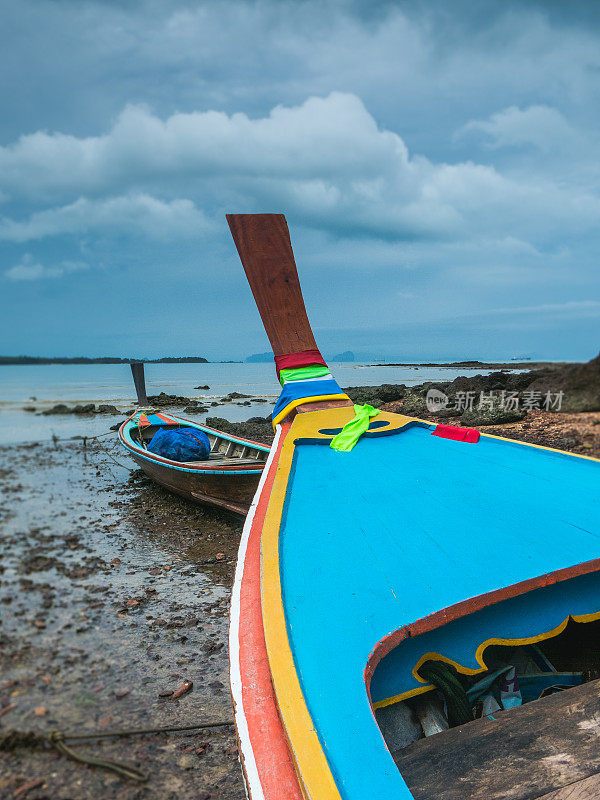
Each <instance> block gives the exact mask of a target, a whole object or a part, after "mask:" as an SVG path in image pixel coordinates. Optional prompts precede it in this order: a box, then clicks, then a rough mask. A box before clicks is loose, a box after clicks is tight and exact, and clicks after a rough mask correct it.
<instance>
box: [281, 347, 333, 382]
mask: <svg viewBox="0 0 600 800" xmlns="http://www.w3.org/2000/svg"><path fill="white" fill-rule="evenodd" d="M311 364H320V365H321V366H322V367H326V366H327V363H326V361H325V359H324V358H323V356H322V355H321V353H320V352H319V351H318V350H317V349H316V348H314V349H312V350H300V351H299V352H298V353H282V354H281V355H278V356H275V367H276V368H277V375H278V376H279V373H280V372H281V370H282V369H296V368H297V367H309V366H311Z"/></svg>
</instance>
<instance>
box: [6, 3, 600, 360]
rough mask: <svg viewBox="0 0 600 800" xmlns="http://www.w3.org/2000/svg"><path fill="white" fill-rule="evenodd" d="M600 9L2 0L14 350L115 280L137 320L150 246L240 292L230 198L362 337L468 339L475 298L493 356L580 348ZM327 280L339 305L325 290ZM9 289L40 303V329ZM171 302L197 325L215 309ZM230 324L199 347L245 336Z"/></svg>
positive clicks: (100, 318)
mask: <svg viewBox="0 0 600 800" xmlns="http://www.w3.org/2000/svg"><path fill="white" fill-rule="evenodd" d="M599 19H600V11H599V9H598V6H597V4H595V3H588V4H584V3H581V2H579V3H577V2H576V3H569V4H565V3H559V2H526V1H525V0H524V1H523V2H504V3H500V2H496V3H492V2H481V3H471V2H468V3H467V2H461V1H460V0H459V2H453V3H443V2H441V0H440V2H438V0H427V1H426V0H421V2H417V3H414V2H358V0H348V2H321V1H319V2H316V0H314V1H312V2H311V0H306V1H305V2H301V1H300V0H295V1H294V2H291V1H290V2H285V0H284V1H283V2H280V1H278V2H264V1H263V2H228V1H227V0H224V2H219V3H198V2H183V1H182V2H158V0H139V1H137V2H136V1H134V0H131V2H116V1H115V2H108V0H105V2H85V1H84V2H80V1H79V0H78V2H74V0H61V1H58V2H57V1H56V0H55V1H53V2H50V1H49V0H43V1H42V2H40V0H36V2H32V0H21V2H20V3H18V4H8V3H5V4H4V9H3V23H4V24H3V28H2V31H1V32H0V37H1V41H0V45H1V47H2V49H1V51H0V52H1V55H0V62H1V66H2V69H1V70H0V101H1V102H2V107H3V108H4V109H5V111H8V113H5V114H4V115H3V116H2V121H1V122H0V258H1V259H2V262H1V266H0V271H1V272H2V273H3V274H4V280H3V298H4V302H5V303H6V304H7V311H6V313H5V314H4V315H3V321H4V325H5V326H6V334H7V336H8V337H9V338H8V339H7V341H8V342H10V345H9V346H10V347H11V349H12V350H22V349H26V350H29V351H31V350H39V349H40V347H42V345H43V346H44V347H45V348H47V349H48V348H49V349H51V350H56V349H59V350H60V349H64V348H65V347H67V346H71V342H72V331H71V330H70V329H69V324H70V323H69V317H68V315H66V314H65V313H64V312H65V308H66V307H68V304H69V303H71V304H73V303H77V302H82V303H83V302H86V301H87V300H88V299H89V297H91V296H93V295H94V287H95V290H96V296H98V292H100V291H104V290H106V286H108V285H111V283H112V284H113V285H114V284H115V283H118V285H119V287H120V289H122V290H123V292H124V293H125V294H128V293H129V294H131V293H132V292H133V291H135V292H136V293H137V296H138V297H139V298H140V301H143V303H142V304H143V308H144V312H142V311H141V310H140V309H133V310H132V309H129V310H128V312H127V313H128V314H129V319H128V325H129V326H130V328H131V330H130V334H131V335H133V336H135V335H136V333H135V332H136V331H138V332H139V335H141V331H142V330H143V331H145V333H144V336H146V337H147V336H148V333H147V324H146V319H147V316H148V314H152V313H155V314H158V313H159V310H160V311H161V312H162V313H164V308H163V307H162V306H161V305H160V302H159V300H160V299H161V298H162V297H163V295H162V294H161V292H160V290H159V288H158V287H159V286H160V282H161V279H160V276H161V270H162V269H164V268H165V265H168V271H169V275H170V276H172V277H174V278H176V279H177V280H178V281H179V282H180V284H181V285H185V284H186V283H188V284H189V282H190V281H194V282H195V285H196V287H197V289H198V292H199V293H200V294H201V295H202V296H204V297H208V296H210V297H218V296H219V294H220V293H221V294H223V293H225V292H228V293H229V296H230V297H233V300H234V301H235V302H237V303H238V304H239V305H238V307H239V308H240V309H242V307H243V306H244V304H247V303H248V302H249V300H248V297H247V296H246V294H244V291H243V284H241V283H240V280H241V279H240V274H239V267H238V265H237V263H236V260H235V258H234V254H233V252H232V247H231V243H230V242H229V239H228V236H227V233H226V229H225V225H224V222H223V213H224V212H225V211H227V210H232V209H244V210H256V211H258V210H268V211H285V212H286V213H287V214H288V218H289V220H290V223H291V225H292V226H293V232H294V237H295V241H296V244H297V249H298V250H299V252H300V254H301V255H302V259H303V260H302V262H301V263H303V264H304V265H305V269H306V274H305V280H306V283H307V287H308V291H309V292H312V293H313V294H312V296H311V297H309V300H310V303H311V306H312V307H313V308H314V309H315V313H316V314H317V322H318V321H319V318H320V319H322V320H327V323H328V324H331V322H332V320H331V315H332V314H333V315H334V317H335V319H334V320H333V321H334V322H335V326H336V327H337V328H342V327H344V326H345V325H346V319H352V320H353V324H358V322H360V325H359V328H360V329H361V330H363V331H365V336H367V338H368V337H369V336H370V339H371V340H372V341H374V342H376V341H377V340H378V338H379V335H378V334H377V330H379V329H381V325H382V320H383V319H386V320H388V323H389V324H388V328H389V325H392V327H393V325H394V324H396V325H397V326H398V325H399V321H400V320H402V324H403V325H405V324H409V325H410V324H413V325H415V326H422V325H423V324H428V321H429V324H430V325H431V326H432V327H431V331H434V330H435V326H436V325H437V326H438V328H437V330H438V331H441V330H442V328H441V327H439V326H443V325H446V323H445V322H443V320H444V319H450V317H451V318H452V320H453V322H452V323H450V322H448V323H447V324H448V325H454V327H455V329H456V331H457V334H456V337H457V339H456V340H457V341H461V342H462V341H464V340H465V337H467V336H468V332H469V331H475V328H473V326H472V325H471V324H470V323H467V322H466V320H468V319H469V318H470V316H469V315H472V313H473V309H474V308H475V309H477V310H478V311H481V312H482V313H484V314H485V313H488V312H489V315H490V321H489V329H490V330H492V329H494V330H501V331H503V333H502V336H501V337H499V338H498V337H497V338H496V340H497V341H498V342H501V345H500V344H499V346H501V347H502V348H503V351H502V353H498V355H502V354H503V353H504V352H505V351H506V350H510V348H513V347H514V348H516V349H519V350H523V349H530V348H527V347H526V345H523V346H521V345H520V343H519V342H520V340H519V336H526V337H527V336H528V337H529V340H531V341H532V342H533V340H534V339H535V337H534V336H533V334H532V333H531V331H532V330H538V333H539V331H542V330H544V331H546V334H544V336H545V337H546V338H545V339H544V336H542V334H541V333H539V335H537V339H535V341H536V342H537V343H538V344H539V343H540V342H546V343H547V347H548V350H547V352H545V355H554V354H556V355H559V354H558V352H557V349H558V348H559V347H563V350H562V351H561V353H560V354H561V355H569V354H571V355H574V354H582V355H588V354H589V355H592V354H593V350H594V347H595V343H593V342H591V341H587V339H586V338H585V336H586V335H587V334H585V335H584V331H587V330H588V328H587V327H586V324H587V323H585V324H584V325H583V327H581V326H579V327H578V325H576V324H575V322H574V317H576V316H577V314H578V313H581V315H583V317H585V319H588V318H589V317H590V315H592V316H593V315H596V317H597V316H598V308H597V307H596V306H594V305H593V304H592V305H591V306H590V305H589V304H588V305H583V306H582V305H578V304H581V303H589V302H591V300H592V299H593V298H595V297H597V296H598V288H599V279H598V274H597V271H596V269H595V263H596V253H597V248H598V233H597V231H598V222H599V221H600V192H599V186H598V179H599V174H598V166H597V165H598V163H599V161H598V155H599V153H598V150H599V146H598V142H597V135H596V130H597V127H598V123H599V120H598V116H599V115H600V110H599V109H600V105H599V103H598V99H599V98H598V95H599V92H600V46H599V45H600V32H599ZM217 264H218V267H217V266H216V265H217ZM142 276H143V280H142ZM105 281H108V283H105ZM336 281H338V282H339V283H338V284H337V285H338V288H337V289H336V295H337V297H338V300H337V301H336V302H335V303H334V304H333V310H332V307H331V306H332V304H331V297H330V296H329V294H327V296H325V295H324V294H323V292H322V291H319V286H322V285H328V286H331V285H335V282H336ZM382 281H384V282H385V285H386V286H387V287H388V289H389V291H386V292H385V293H384V294H383V295H382V293H381V292H380V291H378V289H377V287H378V286H379V285H380V283H381V282H382ZM44 286H46V287H47V289H43V287H44ZM57 286H62V287H64V289H63V290H62V291H63V295H62V296H57V293H56V290H55V288H51V287H57ZM36 287H40V288H39V289H38V288H36ZM101 287H104V288H103V289H102V290H101ZM140 287H141V288H140ZM236 287H237V288H236ZM240 287H242V288H240ZM110 300H111V302H110V303H107V304H106V307H104V306H103V305H102V304H95V305H94V307H93V308H92V309H91V310H90V322H91V324H93V326H94V328H95V330H97V331H98V340H97V342H98V343H97V348H98V350H99V351H102V350H103V349H105V347H106V346H105V345H103V343H102V342H103V341H104V342H109V341H113V339H109V338H107V337H108V333H103V332H107V331H108V330H111V331H112V330H113V329H114V323H115V320H116V319H117V315H119V314H121V315H122V314H123V313H125V312H124V310H123V309H118V308H117V307H116V306H115V305H114V302H113V298H112V297H111V298H110ZM511 308H513V309H514V313H513V316H512V317H510V309H511ZM523 308H525V309H528V310H527V311H526V312H523V311H519V309H523ZM24 309H25V310H26V311H27V312H31V313H32V316H34V317H36V318H40V319H43V317H44V315H48V314H53V315H54V316H55V317H56V318H57V319H58V322H56V324H54V325H53V328H52V330H53V338H52V340H49V339H48V338H47V337H45V336H44V335H43V334H42V333H41V331H42V330H43V328H42V325H41V324H40V325H37V327H36V324H33V325H26V324H24V321H23V322H21V320H24V313H23V311H24ZM498 309H505V310H504V311H502V313H501V314H500V312H498ZM506 309H508V311H506ZM543 309H546V310H545V311H544V310H543ZM548 309H553V310H551V311H549V310H548ZM560 309H563V311H561V310H560ZM450 311H451V312H452V314H450ZM245 313H246V312H245V311H244V312H243V314H245ZM185 314H186V315H187V317H186V325H187V327H188V328H189V326H190V325H196V326H199V328H200V329H201V330H200V332H199V338H204V339H206V337H207V336H208V333H209V331H210V326H211V324H212V323H213V322H214V321H215V320H216V319H217V316H218V315H217V314H216V313H215V314H213V312H212V311H211V310H210V309H209V310H208V311H207V312H206V314H205V315H203V316H202V317H201V318H200V319H199V318H198V315H197V314H194V312H193V310H192V309H191V308H190V309H187V310H185ZM548 314H551V315H552V314H553V315H554V318H555V319H556V320H557V325H558V328H557V329H556V332H555V333H554V334H551V335H550V338H548V334H547V331H548V325H547V316H548ZM319 315H321V317H319ZM494 315H495V316H494ZM499 317H502V320H500V321H498V320H499ZM507 317H510V319H511V322H510V324H507V323H506V319H507ZM119 319H120V320H122V317H119ZM249 319H250V317H248V318H247V319H246V318H245V317H244V316H243V315H242V317H240V325H242V324H247V323H248V320H249ZM461 320H462V322H461ZM494 320H496V321H494ZM536 320H537V322H536ZM545 320H546V321H545ZM73 324H74V323H73ZM119 324H120V325H122V321H120V322H119ZM536 325H537V328H536ZM355 326H356V325H355ZM461 326H462V327H461ZM511 326H512V327H511ZM459 328H460V330H462V331H463V333H462V334H461V335H460V336H459V334H458V330H459ZM418 329H419V330H422V327H418ZM415 330H417V328H415ZM444 330H446V329H445V328H444ZM477 330H478V331H479V330H480V328H477ZM202 331H204V334H203V333H202ZM390 331H391V329H388V330H387V333H386V334H385V335H386V342H387V344H386V348H385V349H386V350H387V352H389V353H390V354H392V351H393V349H394V347H395V346H396V345H395V343H394V334H393V333H392V332H390ZM511 331H512V333H511ZM569 332H572V335H573V337H574V339H573V344H572V347H571V350H570V351H569V352H568V353H567V352H566V350H565V347H566V344H565V343H566V342H567V341H568V337H569V335H570V334H569ZM397 334H398V335H400V328H398V327H397ZM257 335H258V334H257ZM327 335H330V334H327ZM331 335H332V334H331ZM348 335H352V336H356V333H352V334H350V333H349V334H348ZM402 335H403V336H404V337H406V336H407V333H406V329H405V328H402ZM432 335H433V337H434V340H435V335H434V334H433V333H432ZM439 335H440V337H441V338H440V342H441V344H440V346H442V347H450V345H449V343H448V342H447V336H446V334H445V333H444V334H443V335H442V333H440V334H439ZM473 335H474V336H475V333H473ZM477 335H479V334H477ZM103 336H104V339H103V338H102V337H103ZM111 336H113V333H111ZM238 336H239V331H233V330H232V331H231V332H230V334H228V338H227V337H226V338H225V339H223V340H221V341H220V342H219V343H218V344H216V345H215V346H214V349H213V355H215V356H216V355H230V354H236V355H241V354H243V353H240V352H239V349H236V348H239V345H238V344H236V339H237V338H238ZM461 337H462V338H461ZM511 337H512V338H511ZM552 337H554V338H552ZM409 338H410V337H409ZM484 338H485V337H484ZM417 339H418V337H417V336H416V335H415V341H416V340H417ZM480 339H481V337H480ZM493 340H494V337H491V338H490V341H493ZM361 341H362V339H361ZM538 344H536V345H535V346H536V347H537V346H538ZM178 346H180V345H178ZM181 346H183V345H181ZM569 346H571V345H569ZM152 347H154V348H161V349H162V351H166V350H170V349H172V348H171V347H170V346H169V344H168V343H165V340H164V337H161V336H159V335H158V334H157V335H156V336H155V340H154V341H153V342H152ZM365 347H367V345H365ZM532 347H533V344H532ZM219 348H220V350H219ZM192 349H193V348H192ZM367 349H368V350H369V351H371V352H372V351H373V346H371V347H367ZM467 349H468V348H467ZM584 351H585V352H584ZM466 354H467V355H468V354H469V353H466ZM415 355H416V352H415ZM440 355H443V353H440Z"/></svg>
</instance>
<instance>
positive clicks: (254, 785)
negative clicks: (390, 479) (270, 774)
mask: <svg viewBox="0 0 600 800" xmlns="http://www.w3.org/2000/svg"><path fill="white" fill-rule="evenodd" d="M280 437H281V425H278V426H277V429H276V431H275V439H274V440H273V444H272V445H271V451H270V453H269V457H268V459H267V463H266V464H265V468H264V470H263V473H262V475H261V478H260V482H259V484H258V489H257V490H256V494H255V495H254V499H253V500H252V504H251V506H250V510H249V511H248V516H247V517H246V522H245V523H244V528H243V530H242V537H241V539H240V547H239V550H238V557H237V564H236V567H235V577H234V580H233V588H232V590H231V606H230V611H229V682H230V684H231V697H232V699H233V714H234V717H235V724H236V728H237V733H238V739H239V742H240V748H241V753H240V756H241V759H242V761H243V766H244V767H245V773H246V777H247V780H248V785H247V786H246V790H247V791H248V790H249V796H250V797H251V799H252V800H264V797H265V795H264V792H263V788H262V784H261V782H260V777H259V774H258V768H257V766H256V759H255V757H254V750H253V749H252V741H251V739H250V731H249V730H248V722H247V720H246V714H245V712H244V696H243V691H242V674H241V669H240V642H239V633H240V599H241V591H242V578H243V575H244V566H245V563H246V550H247V549H248V539H249V538H250V530H251V528H252V523H253V521H254V514H255V513H256V507H257V505H258V501H259V498H260V496H261V493H262V490H263V487H264V485H265V481H266V480H267V475H268V474H269V469H270V468H271V464H272V462H273V459H274V458H275V453H276V452H277V445H278V442H279V439H280Z"/></svg>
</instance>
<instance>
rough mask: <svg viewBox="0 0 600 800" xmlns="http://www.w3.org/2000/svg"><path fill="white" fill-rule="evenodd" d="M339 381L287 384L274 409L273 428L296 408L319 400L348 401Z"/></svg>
mask: <svg viewBox="0 0 600 800" xmlns="http://www.w3.org/2000/svg"><path fill="white" fill-rule="evenodd" d="M348 399H349V398H348V395H347V394H345V393H344V392H343V391H342V390H341V389H340V387H339V385H338V383H337V381H335V380H334V379H333V378H332V377H329V378H309V379H308V380H298V381H291V382H290V383H286V384H285V385H284V387H283V389H282V391H281V394H280V395H279V400H278V401H277V403H276V404H275V408H274V409H273V428H275V427H276V426H277V425H278V423H280V422H281V421H282V420H284V419H285V418H286V417H287V415H288V414H289V413H290V412H291V411H292V410H293V409H294V408H296V406H299V405H301V404H302V403H314V402H316V401H318V400H348Z"/></svg>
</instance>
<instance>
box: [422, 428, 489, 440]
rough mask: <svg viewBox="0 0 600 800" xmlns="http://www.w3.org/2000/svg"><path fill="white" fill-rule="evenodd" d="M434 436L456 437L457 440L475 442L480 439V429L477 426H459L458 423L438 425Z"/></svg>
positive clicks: (443, 437)
mask: <svg viewBox="0 0 600 800" xmlns="http://www.w3.org/2000/svg"><path fill="white" fill-rule="evenodd" d="M431 435H432V436H441V437H442V439H455V440H456V441H457V442H469V443H470V444H475V442H478V441H479V436H480V434H479V431H476V430H475V428H458V427H457V426H456V425H436V426H435V430H434V431H433V433H432V434H431Z"/></svg>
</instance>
